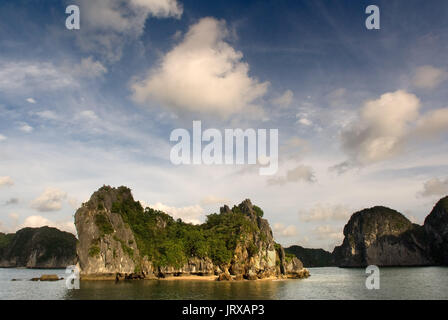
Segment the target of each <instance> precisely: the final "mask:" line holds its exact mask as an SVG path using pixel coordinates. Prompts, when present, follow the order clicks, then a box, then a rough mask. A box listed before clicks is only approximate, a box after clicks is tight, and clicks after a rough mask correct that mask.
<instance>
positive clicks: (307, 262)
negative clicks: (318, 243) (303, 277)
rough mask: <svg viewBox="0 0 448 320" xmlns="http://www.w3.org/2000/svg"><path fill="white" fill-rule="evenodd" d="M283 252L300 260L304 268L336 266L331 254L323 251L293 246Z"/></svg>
mask: <svg viewBox="0 0 448 320" xmlns="http://www.w3.org/2000/svg"><path fill="white" fill-rule="evenodd" d="M285 252H286V253H287V254H292V255H294V256H296V257H297V258H298V259H300V261H302V263H303V266H304V267H306V268H315V267H334V266H336V263H335V261H334V257H333V254H332V253H331V252H328V251H326V250H324V249H314V248H304V247H302V246H298V245H293V246H290V247H288V248H285Z"/></svg>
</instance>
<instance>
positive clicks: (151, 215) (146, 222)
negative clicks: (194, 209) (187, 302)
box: [75, 186, 306, 280]
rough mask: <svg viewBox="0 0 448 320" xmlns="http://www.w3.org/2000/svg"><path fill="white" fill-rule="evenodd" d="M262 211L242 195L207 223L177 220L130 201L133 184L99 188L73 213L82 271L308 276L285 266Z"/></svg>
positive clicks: (99, 274) (87, 275) (296, 265)
mask: <svg viewBox="0 0 448 320" xmlns="http://www.w3.org/2000/svg"><path fill="white" fill-rule="evenodd" d="M262 216H263V211H262V210H261V209H260V208H258V207H257V206H254V205H252V203H251V202H250V200H245V201H243V202H242V203H241V204H239V205H238V206H234V207H233V208H232V209H230V208H229V207H228V206H223V207H222V208H221V209H220V213H219V214H211V215H209V216H208V217H207V221H206V223H204V224H202V225H191V224H186V223H184V222H182V221H181V220H177V221H175V220H174V219H173V218H172V217H170V216H169V215H167V214H165V213H163V212H161V211H156V210H153V209H151V208H146V209H143V208H142V206H141V204H140V203H139V202H137V201H134V199H133V197H132V194H131V191H130V189H128V188H126V187H119V188H112V187H109V186H104V187H102V188H100V189H99V190H98V191H96V192H95V193H94V194H93V195H92V197H91V198H90V200H89V201H88V202H87V203H84V204H83V205H82V207H81V208H79V209H78V211H77V212H76V214H75V225H76V229H77V231H78V236H79V243H78V247H77V252H78V257H79V265H80V269H81V277H83V278H84V279H95V278H100V279H104V278H105V277H107V276H109V277H110V278H114V279H119V278H145V279H148V278H156V277H159V278H160V277H171V276H182V275H216V276H218V278H219V279H220V280H230V279H233V278H235V279H241V278H244V279H248V280H255V279H262V278H267V277H286V276H288V274H290V275H298V274H299V273H300V274H301V275H304V274H306V273H305V272H303V269H304V268H303V265H302V263H301V262H300V261H299V260H298V259H296V260H295V261H294V262H293V263H290V264H288V265H287V263H286V260H285V254H284V251H283V248H282V247H281V246H280V245H278V244H276V243H275V242H274V239H273V236H272V230H271V228H270V226H269V223H268V221H267V220H265V219H263V218H262Z"/></svg>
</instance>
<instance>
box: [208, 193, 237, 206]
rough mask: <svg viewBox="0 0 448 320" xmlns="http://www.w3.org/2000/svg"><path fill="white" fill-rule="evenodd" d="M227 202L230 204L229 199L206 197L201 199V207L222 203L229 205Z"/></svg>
mask: <svg viewBox="0 0 448 320" xmlns="http://www.w3.org/2000/svg"><path fill="white" fill-rule="evenodd" d="M229 202H230V201H229V199H226V198H220V197H216V196H214V195H209V196H206V197H204V198H202V199H201V205H203V206H207V205H212V204H220V205H222V204H224V203H229Z"/></svg>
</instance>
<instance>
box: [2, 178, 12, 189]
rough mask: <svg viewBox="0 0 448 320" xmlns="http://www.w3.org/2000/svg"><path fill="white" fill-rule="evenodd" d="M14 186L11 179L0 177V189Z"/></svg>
mask: <svg viewBox="0 0 448 320" xmlns="http://www.w3.org/2000/svg"><path fill="white" fill-rule="evenodd" d="M13 185H14V181H13V180H12V179H11V177H0V187H4V186H6V187H11V186H13Z"/></svg>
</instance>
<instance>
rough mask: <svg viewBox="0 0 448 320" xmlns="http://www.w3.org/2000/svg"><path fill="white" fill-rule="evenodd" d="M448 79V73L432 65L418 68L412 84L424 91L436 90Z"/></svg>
mask: <svg viewBox="0 0 448 320" xmlns="http://www.w3.org/2000/svg"><path fill="white" fill-rule="evenodd" d="M447 78H448V73H447V72H446V71H445V70H443V69H439V68H435V67H433V66H430V65H426V66H421V67H419V68H417V70H416V72H415V74H414V77H413V78H412V83H413V84H414V86H416V87H419V88H423V89H434V88H436V87H438V86H439V85H440V84H441V83H442V82H443V81H445V80H446V79H447Z"/></svg>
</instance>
